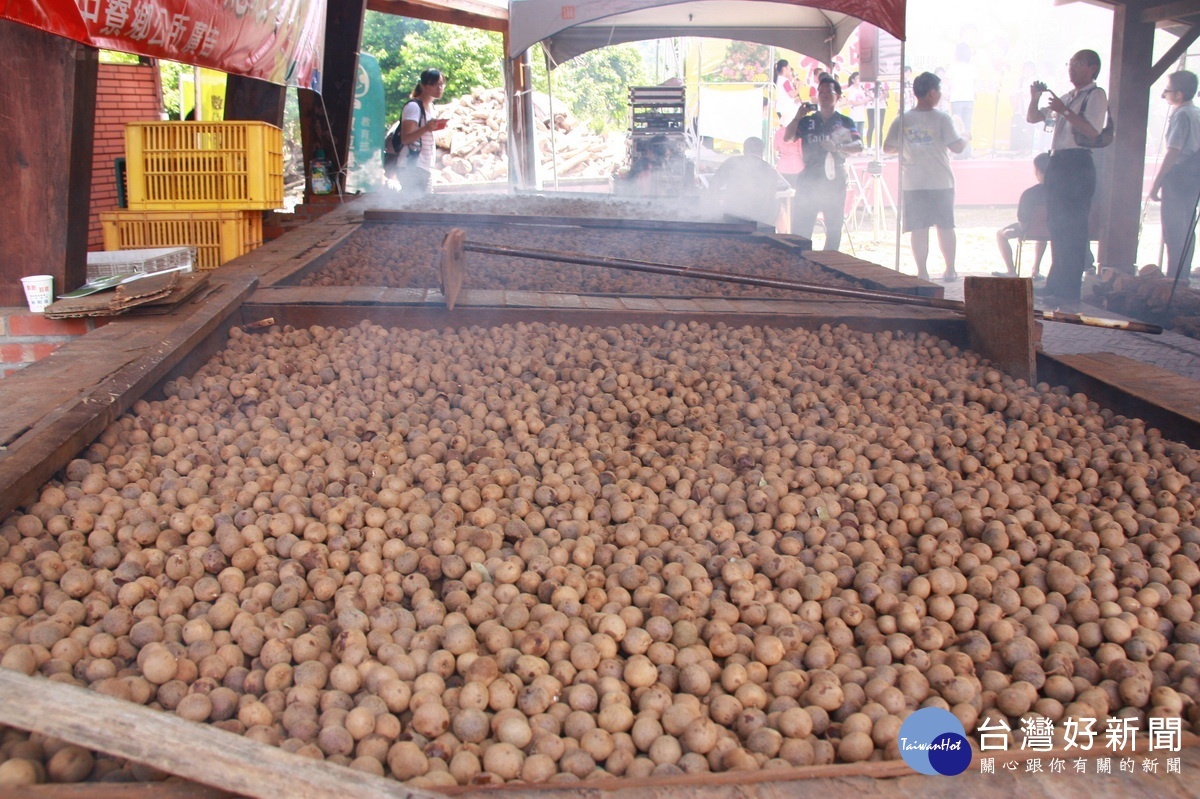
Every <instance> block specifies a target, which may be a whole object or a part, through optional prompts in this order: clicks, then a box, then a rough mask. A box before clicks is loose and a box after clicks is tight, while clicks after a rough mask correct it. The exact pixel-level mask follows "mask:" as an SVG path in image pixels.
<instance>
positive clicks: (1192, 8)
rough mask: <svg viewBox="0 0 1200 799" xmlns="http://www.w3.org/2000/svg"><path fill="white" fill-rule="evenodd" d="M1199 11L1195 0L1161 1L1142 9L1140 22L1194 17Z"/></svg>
mask: <svg viewBox="0 0 1200 799" xmlns="http://www.w3.org/2000/svg"><path fill="white" fill-rule="evenodd" d="M1198 13H1200V10H1198V9H1197V8H1196V0H1176V2H1174V3H1161V4H1159V5H1156V6H1150V7H1148V8H1144V9H1142V14H1141V19H1142V22H1166V21H1167V20H1171V19H1183V18H1185V17H1194V16H1195V15H1196V14H1198Z"/></svg>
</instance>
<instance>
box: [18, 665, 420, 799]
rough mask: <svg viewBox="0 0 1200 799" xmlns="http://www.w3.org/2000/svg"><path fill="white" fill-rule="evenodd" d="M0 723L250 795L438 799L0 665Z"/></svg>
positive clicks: (270, 798) (260, 797) (262, 798)
mask: <svg viewBox="0 0 1200 799" xmlns="http://www.w3.org/2000/svg"><path fill="white" fill-rule="evenodd" d="M0 723H2V724H5V725H8V726H10V727H16V728H18V729H22V730H28V731H30V732H39V733H44V734H46V735H49V736H51V737H54V738H59V739H61V740H64V741H67V742H68V743H73V744H76V745H78V746H82V747H84V748H85V749H91V750H94V751H97V752H104V753H105V754H109V755H113V756H115V757H122V758H125V759H126V760H132V761H134V762H136V763H144V764H146V765H148V766H153V767H154V768H156V769H158V770H159V771H164V772H166V773H168V774H175V775H178V776H180V777H184V778H186V779H189V780H191V781H193V782H198V783H202V784H204V785H210V786H212V787H214V788H220V789H221V790H225V791H229V792H230V793H235V794H238V795H241V796H249V797H254V799H283V797H286V798H287V799H328V798H329V797H331V796H352V797H354V799H442V797H439V796H438V794H435V793H431V792H428V791H422V790H418V789H415V788H407V787H405V786H404V784H403V783H401V782H397V781H395V780H387V779H384V778H382V777H376V776H373V775H371V774H367V773H365V772H362V771H356V770H354V769H349V768H345V767H344V766H337V765H334V764H333V763H324V762H317V761H314V760H311V759H309V758H306V757H303V756H301V755H295V754H292V753H291V752H288V751H286V750H284V749H278V748H276V747H274V746H267V745H266V744H261V743H258V742H257V741H253V740H251V739H249V738H245V737H243V736H240V735H233V734H232V733H228V732H225V731H224V730H220V729H218V728H216V727H212V726H209V725H207V724H195V723H193V722H190V721H185V720H184V719H181V718H179V717H178V716H176V715H174V714H172V713H166V712H163V711H160V710H151V709H150V708H146V707H142V706H141V705H135V704H133V703H132V702H125V701H122V700H120V699H115V698H113V697H111V696H105V695H103V694H99V693H96V692H95V691H89V690H86V689H84V688H79V687H77V686H74V685H67V684H65V683H60V682H52V681H50V680H46V679H41V678H34V677H26V676H25V675H23V674H19V673H18V672H15V671H11V670H9V669H0Z"/></svg>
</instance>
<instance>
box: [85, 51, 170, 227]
mask: <svg viewBox="0 0 1200 799" xmlns="http://www.w3.org/2000/svg"><path fill="white" fill-rule="evenodd" d="M157 119H162V86H161V84H160V81H159V74H158V67H157V66H147V65H142V64H101V65H100V75H99V78H98V81H97V87H96V130H95V136H96V144H95V154H94V156H93V158H92V210H91V217H90V219H89V220H88V250H103V249H104V230H103V228H102V227H101V225H100V213H101V212H102V211H115V210H116V209H117V207H118V204H117V180H116V174H115V170H114V168H113V162H114V161H115V160H116V159H117V158H121V157H122V156H124V155H125V123H126V122H139V121H145V120H157Z"/></svg>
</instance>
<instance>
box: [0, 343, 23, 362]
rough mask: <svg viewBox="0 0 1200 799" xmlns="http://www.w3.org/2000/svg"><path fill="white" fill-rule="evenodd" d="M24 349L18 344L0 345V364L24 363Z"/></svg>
mask: <svg viewBox="0 0 1200 799" xmlns="http://www.w3.org/2000/svg"><path fill="white" fill-rule="evenodd" d="M24 362H25V348H24V347H22V346H21V345H20V344H0V363H24Z"/></svg>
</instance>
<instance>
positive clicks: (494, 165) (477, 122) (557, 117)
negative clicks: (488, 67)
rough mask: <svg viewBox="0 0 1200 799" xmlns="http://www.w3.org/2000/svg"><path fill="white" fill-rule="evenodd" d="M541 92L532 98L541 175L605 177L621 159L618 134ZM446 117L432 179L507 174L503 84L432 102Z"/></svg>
mask: <svg viewBox="0 0 1200 799" xmlns="http://www.w3.org/2000/svg"><path fill="white" fill-rule="evenodd" d="M549 107H550V104H549V102H548V99H547V98H546V97H545V96H544V95H536V96H535V98H534V131H535V142H536V146H537V153H538V160H539V167H540V168H541V170H542V171H543V173H544V174H545V175H547V176H553V175H555V174H557V176H558V177H564V178H565V177H569V178H607V177H608V176H609V175H611V174H612V173H613V172H614V171H616V170H617V169H618V168H619V167H620V166H621V165H622V163H623V162H624V159H625V142H624V136H623V134H620V133H617V134H609V135H601V134H596V133H593V132H591V131H590V130H589V129H588V128H587V126H586V125H584V124H583V123H582V122H581V121H580V120H578V119H576V118H575V117H573V116H571V115H570V114H569V113H565V112H563V111H562V110H561V109H557V108H556V109H555V113H554V116H553V122H552V121H551V116H550V113H549ZM438 116H439V117H441V118H443V119H448V120H449V121H450V123H449V125H447V126H446V129H445V130H443V131H440V132H438V133H437V134H436V141H437V147H438V155H439V156H440V157H439V160H438V162H437V168H435V169H434V173H433V181H434V183H435V184H442V185H446V184H461V183H494V182H500V181H504V180H507V178H508V154H507V147H508V112H507V111H506V109H505V104H504V90H503V89H476V90H475V91H474V92H472V93H471V94H469V95H465V96H463V97H459V98H457V99H455V100H452V101H451V102H449V103H446V104H445V105H443V106H439V107H438Z"/></svg>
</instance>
